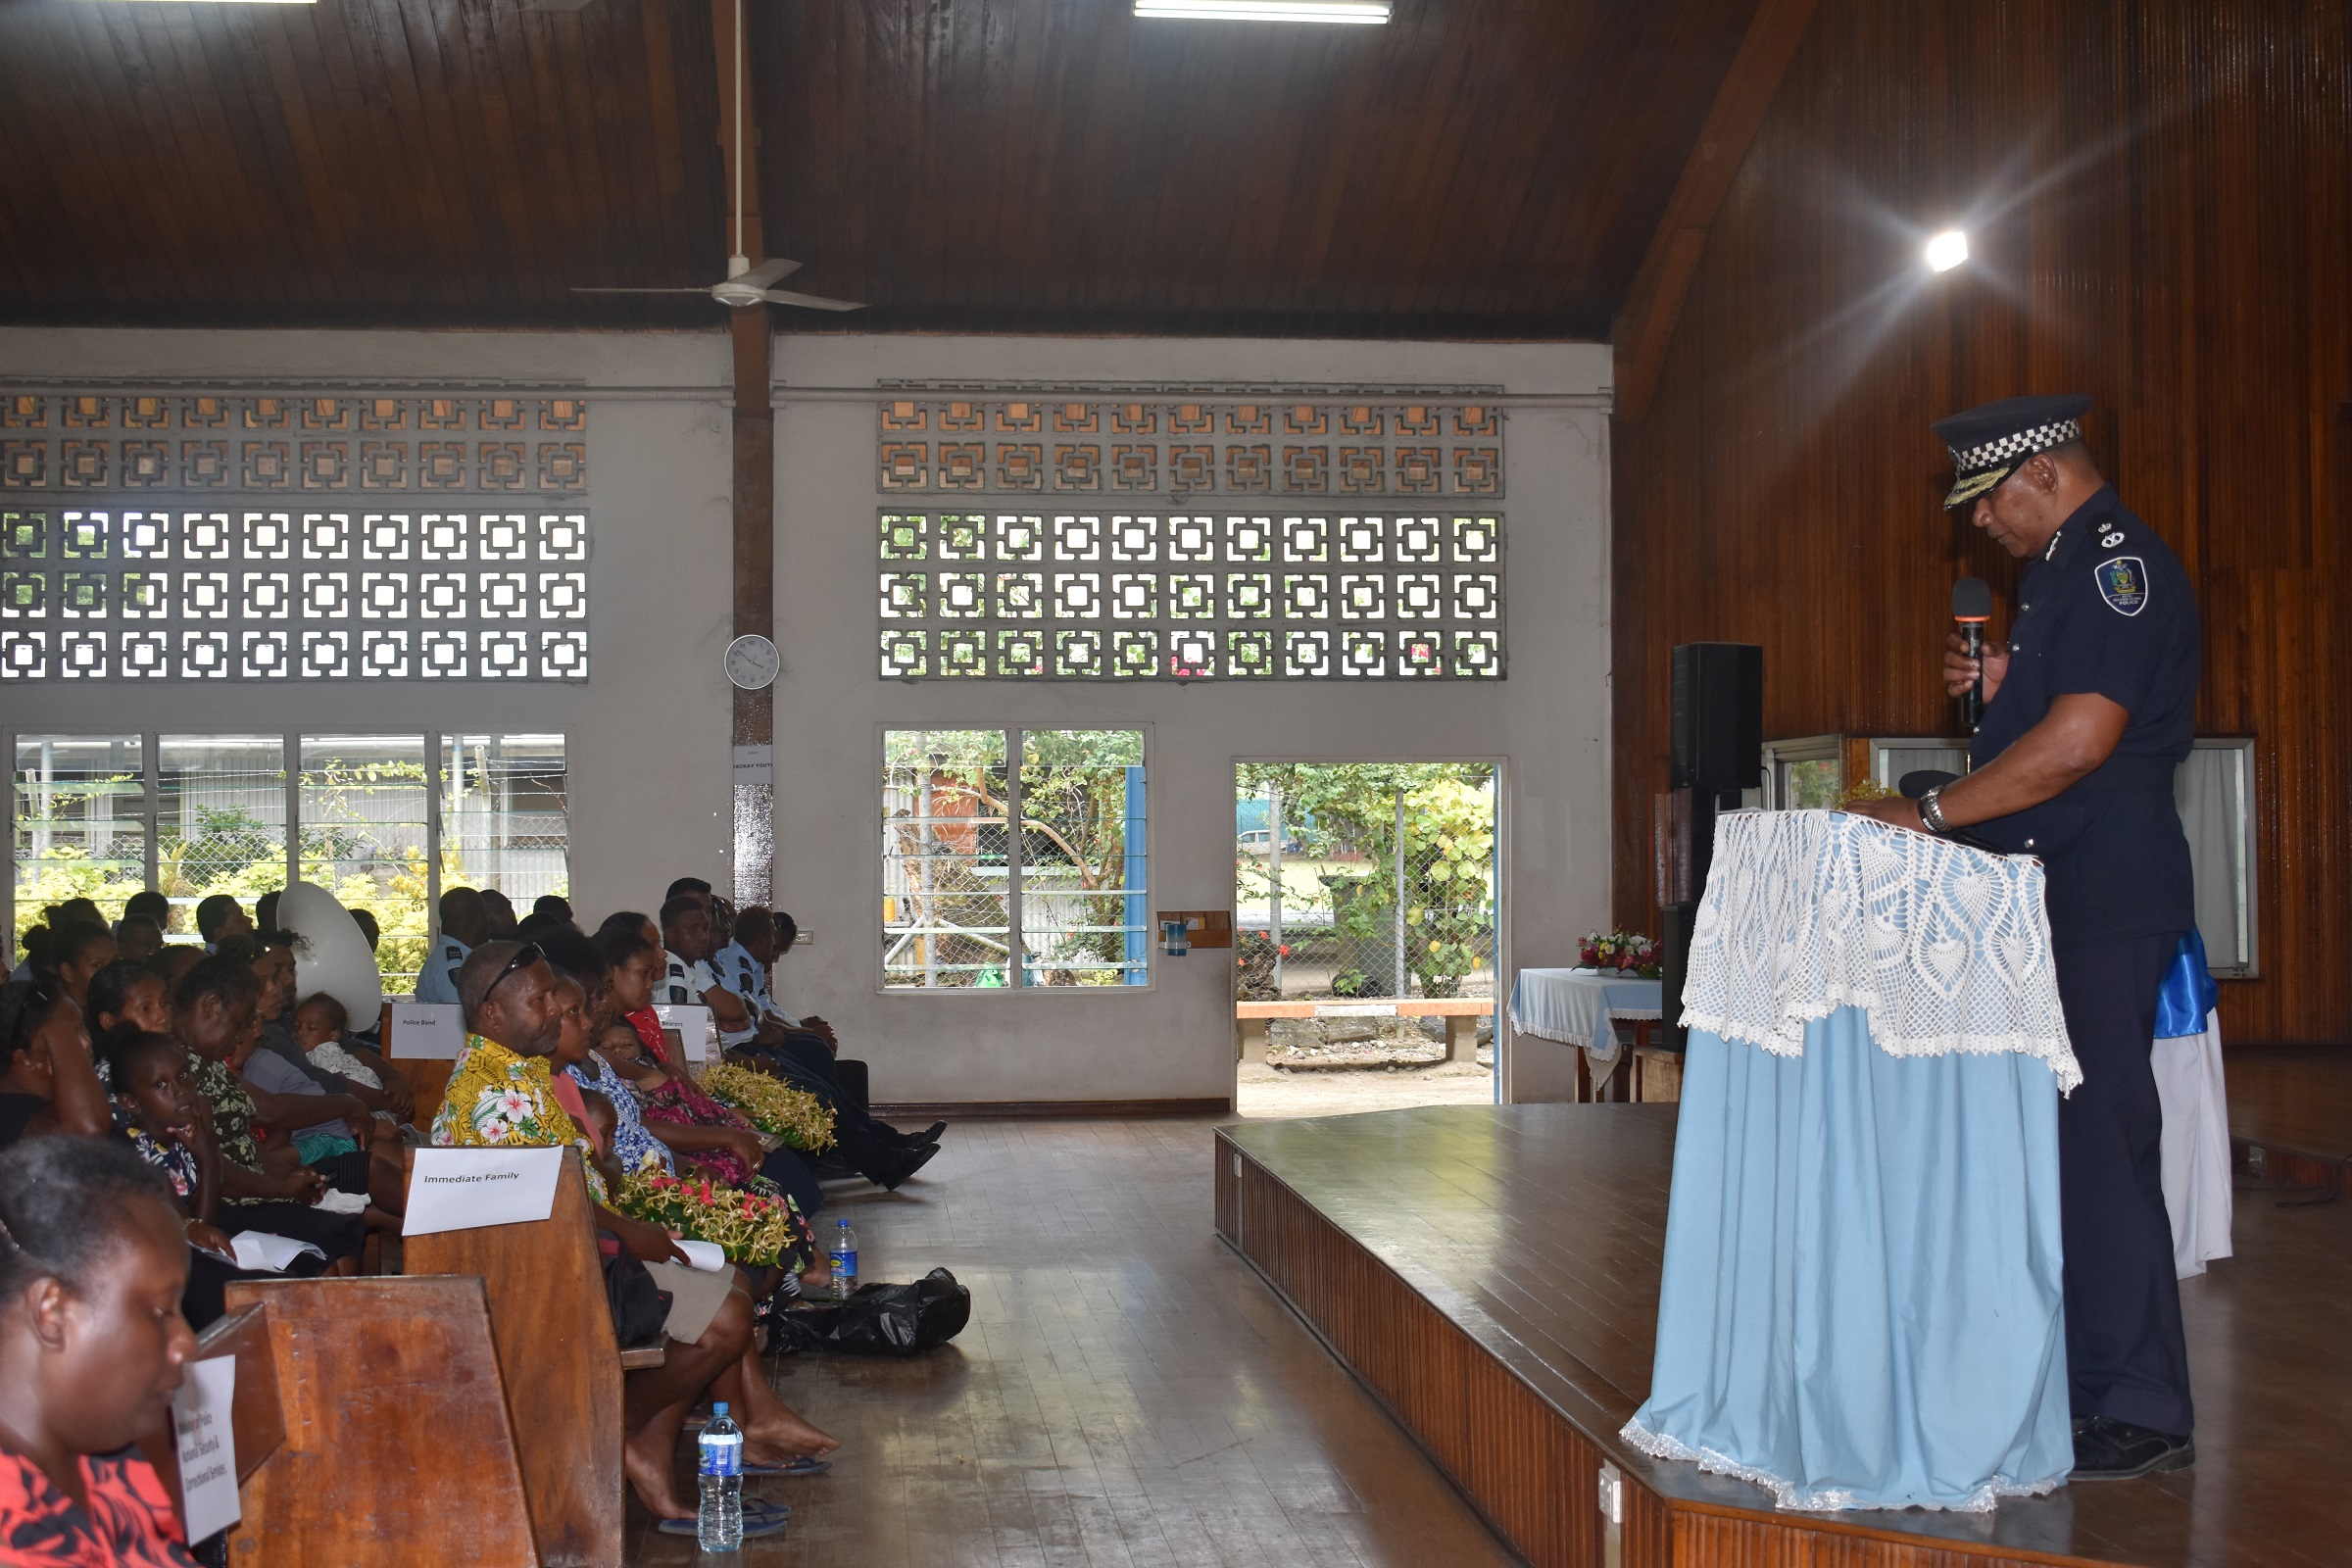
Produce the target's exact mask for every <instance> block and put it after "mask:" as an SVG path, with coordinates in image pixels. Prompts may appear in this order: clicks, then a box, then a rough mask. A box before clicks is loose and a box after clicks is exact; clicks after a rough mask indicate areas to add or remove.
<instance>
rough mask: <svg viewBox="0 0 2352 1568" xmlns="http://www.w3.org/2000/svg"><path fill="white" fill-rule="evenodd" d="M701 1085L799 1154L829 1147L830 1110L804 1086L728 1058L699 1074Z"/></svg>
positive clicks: (831, 1145) (712, 1096) (721, 1101)
mask: <svg viewBox="0 0 2352 1568" xmlns="http://www.w3.org/2000/svg"><path fill="white" fill-rule="evenodd" d="M703 1088H704V1089H705V1090H707V1091H708V1092H709V1093H710V1096H711V1099H712V1100H715V1101H717V1102H719V1103H721V1104H724V1105H730V1106H732V1107H733V1108H735V1109H736V1110H739V1111H741V1112H743V1114H744V1115H746V1116H748V1117H749V1118H751V1122H752V1125H753V1126H755V1127H757V1128H759V1129H760V1131H761V1132H763V1133H768V1134H771V1135H773V1136H774V1137H777V1138H781V1139H783V1140H784V1142H786V1143H787V1144H789V1145H791V1146H792V1147H793V1148H795V1149H797V1150H800V1151H801V1152H803V1153H808V1154H820V1153H823V1152H825V1151H826V1150H828V1149H830V1148H832V1147H833V1113H832V1112H831V1111H829V1110H827V1109H826V1108H825V1107H824V1103H822V1102H821V1101H819V1100H818V1099H817V1098H816V1097H815V1096H814V1095H812V1094H810V1093H809V1091H807V1090H806V1089H795V1088H793V1087H792V1086H791V1085H790V1084H788V1083H784V1082H783V1081H781V1080H779V1079H775V1078H770V1077H769V1076H768V1075H767V1074H765V1073H763V1072H758V1071H755V1070H754V1069H752V1068H750V1067H739V1066H737V1065H736V1064H735V1063H733V1062H731V1061H720V1062H713V1063H711V1067H710V1069H709V1070H708V1071H706V1072H705V1073H704V1074H703Z"/></svg>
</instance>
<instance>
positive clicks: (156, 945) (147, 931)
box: [115, 914, 164, 963]
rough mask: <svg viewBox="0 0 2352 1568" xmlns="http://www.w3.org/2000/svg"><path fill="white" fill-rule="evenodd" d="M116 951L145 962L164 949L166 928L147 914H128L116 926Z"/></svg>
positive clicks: (137, 961) (120, 955) (136, 961)
mask: <svg viewBox="0 0 2352 1568" xmlns="http://www.w3.org/2000/svg"><path fill="white" fill-rule="evenodd" d="M115 951H116V955H117V956H119V957H124V958H128V959H129V960H131V962H133V963H144V962H146V961H147V960H148V959H149V958H152V957H154V956H156V955H157V954H159V953H161V952H163V951H164V928H163V927H162V926H159V925H157V924H156V923H155V921H154V920H152V919H150V918H149V917H148V916H146V915H143V914H126V915H124V916H123V918H122V920H121V921H120V922H118V923H117V924H116V926H115Z"/></svg>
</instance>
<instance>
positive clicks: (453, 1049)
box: [385, 1002, 466, 1061]
mask: <svg viewBox="0 0 2352 1568" xmlns="http://www.w3.org/2000/svg"><path fill="white" fill-rule="evenodd" d="M385 1054H387V1055H390V1056H394V1057H407V1058H408V1059H410V1060H414V1061H455V1060H457V1059H458V1058H459V1057H460V1056H462V1055H464V1054H466V1009H465V1008H463V1007H461V1006H459V1005H457V1004H456V1003H454V1002H395V1003H394V1004H392V1049H391V1050H390V1051H389V1052H387V1053H385Z"/></svg>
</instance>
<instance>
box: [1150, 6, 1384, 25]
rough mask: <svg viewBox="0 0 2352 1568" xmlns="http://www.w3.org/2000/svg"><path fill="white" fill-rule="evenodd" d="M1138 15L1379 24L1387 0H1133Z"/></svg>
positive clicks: (1200, 19) (1185, 19) (1192, 19)
mask: <svg viewBox="0 0 2352 1568" xmlns="http://www.w3.org/2000/svg"><path fill="white" fill-rule="evenodd" d="M1135 14H1136V15H1137V16H1139V17H1157V18H1161V19H1163V20H1176V21H1183V22H1339V23H1351V24H1355V25H1370V26H1379V25H1381V24H1383V23H1385V22H1387V21H1388V20H1389V0H1135Z"/></svg>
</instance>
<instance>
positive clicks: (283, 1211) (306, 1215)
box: [221, 1200, 368, 1263]
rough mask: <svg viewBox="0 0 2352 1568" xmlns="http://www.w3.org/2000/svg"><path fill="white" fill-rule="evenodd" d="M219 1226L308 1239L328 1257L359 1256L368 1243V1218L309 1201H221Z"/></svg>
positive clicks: (233, 1232) (234, 1231) (233, 1230)
mask: <svg viewBox="0 0 2352 1568" xmlns="http://www.w3.org/2000/svg"><path fill="white" fill-rule="evenodd" d="M221 1229H222V1230H224V1231H226V1232H228V1234H229V1235H231V1236H234V1235H236V1234H237V1232H239V1231H260V1232H262V1233H263V1234H265V1235H269V1236H286V1237H291V1238H292V1239H294V1240H295V1241H298V1242H309V1243H310V1244H311V1245H312V1246H314V1247H317V1248H319V1250H321V1251H323V1252H325V1253H326V1260H327V1261H328V1262H330V1263H331V1262H333V1261H334V1260H335V1259H336V1258H338V1257H357V1256H359V1255H360V1250H361V1249H362V1248H364V1247H365V1246H366V1245H367V1243H368V1222H367V1220H365V1219H364V1218H362V1217H361V1216H360V1215H358V1214H336V1213H330V1212H329V1211H327V1210H326V1209H323V1208H313V1207H312V1206H311V1205H310V1204H308V1203H297V1202H293V1201H287V1200H272V1201H268V1202H261V1203H222V1204H221Z"/></svg>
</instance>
